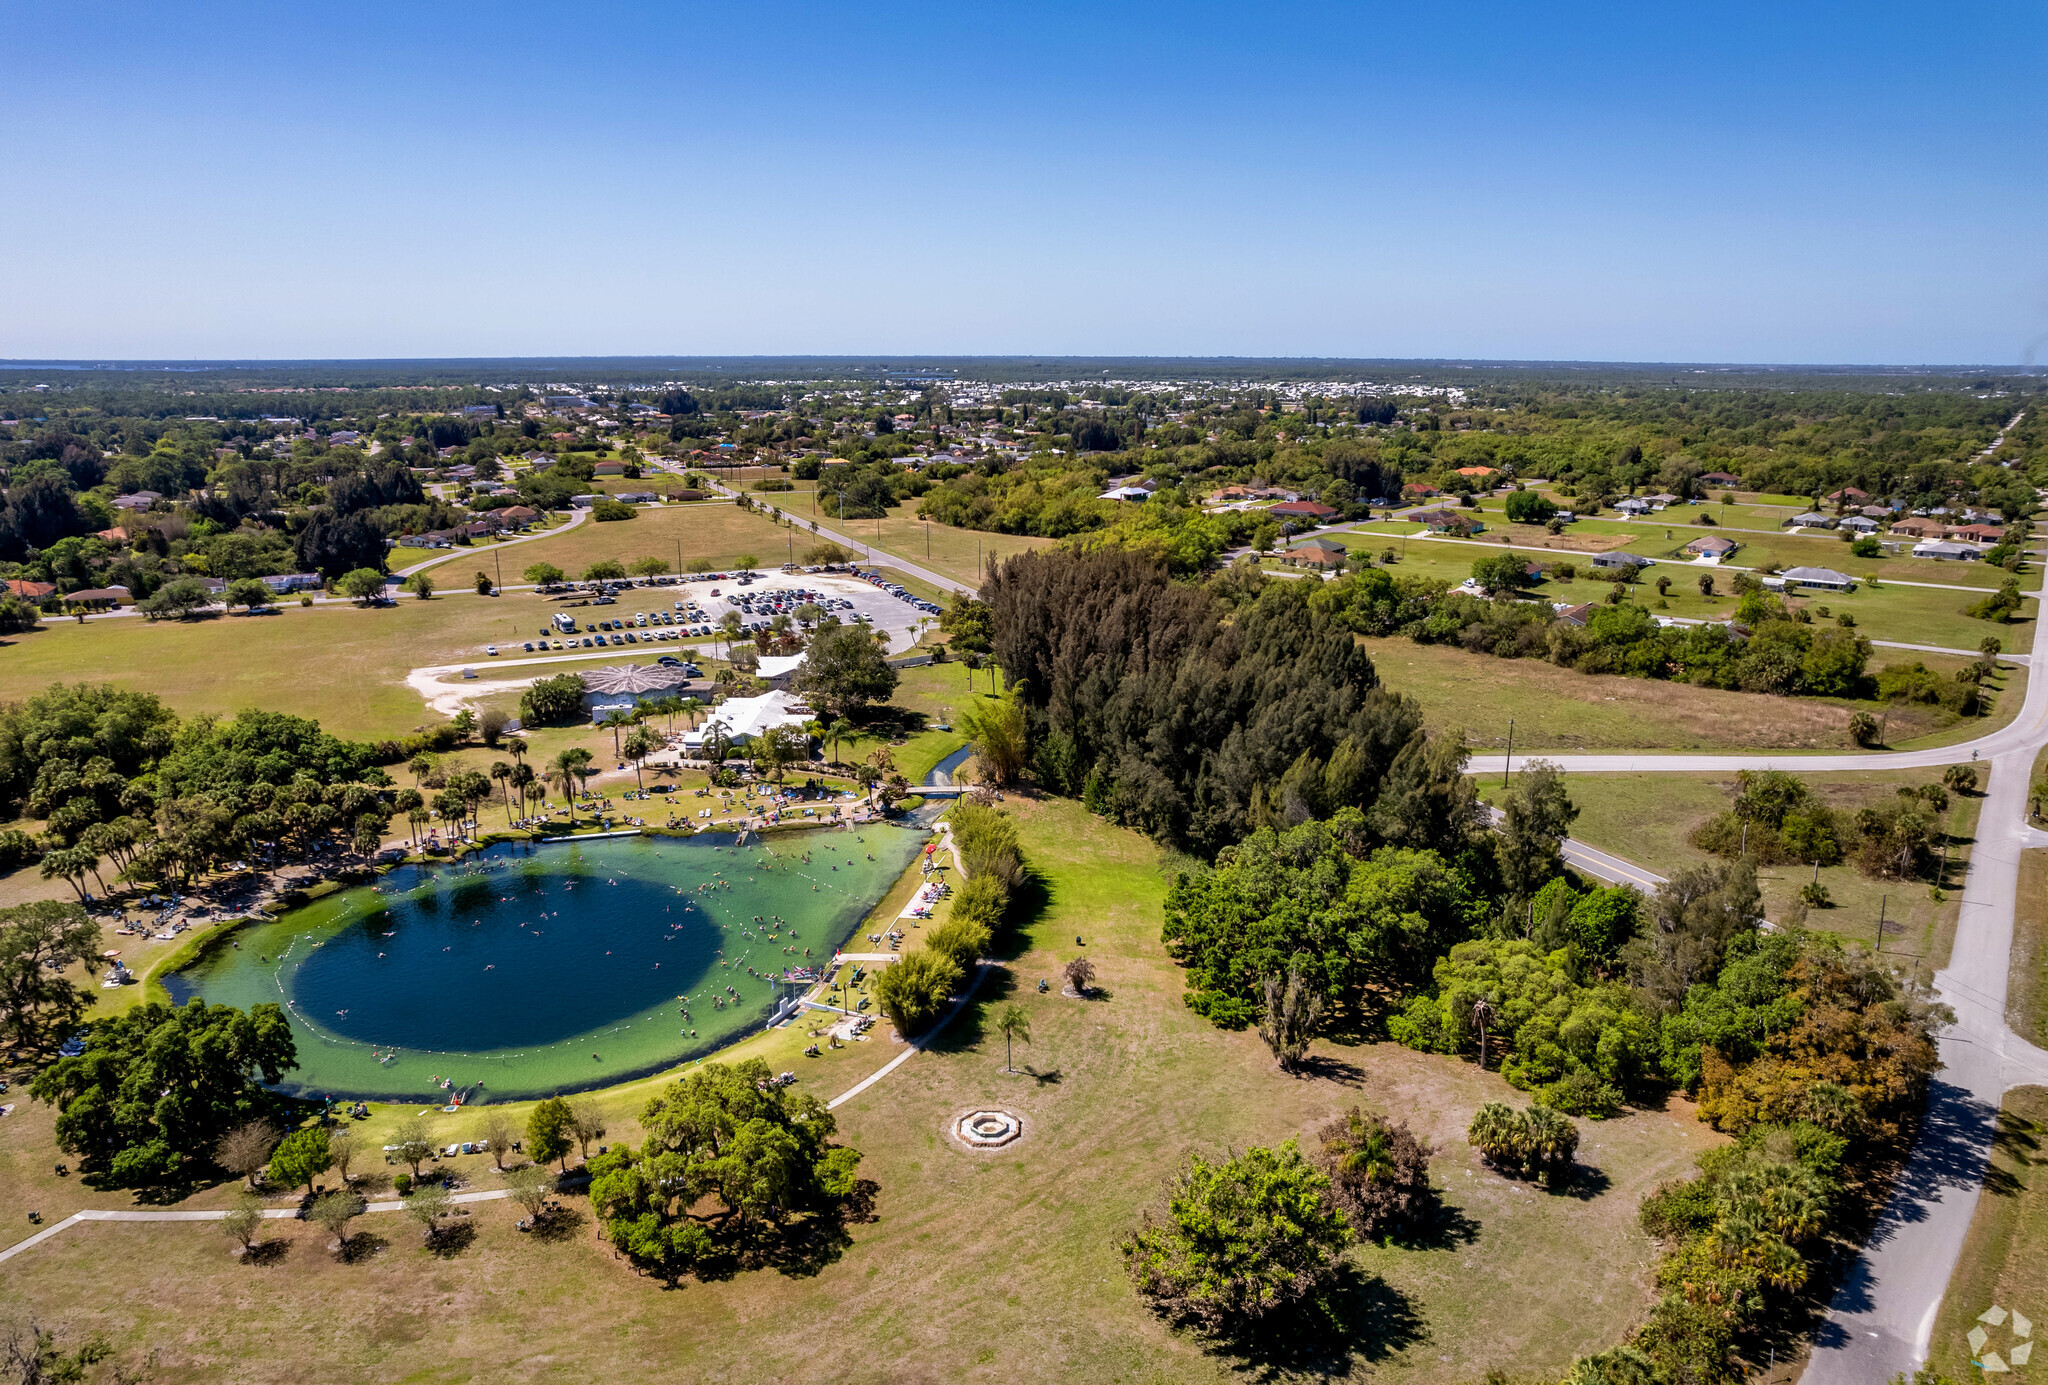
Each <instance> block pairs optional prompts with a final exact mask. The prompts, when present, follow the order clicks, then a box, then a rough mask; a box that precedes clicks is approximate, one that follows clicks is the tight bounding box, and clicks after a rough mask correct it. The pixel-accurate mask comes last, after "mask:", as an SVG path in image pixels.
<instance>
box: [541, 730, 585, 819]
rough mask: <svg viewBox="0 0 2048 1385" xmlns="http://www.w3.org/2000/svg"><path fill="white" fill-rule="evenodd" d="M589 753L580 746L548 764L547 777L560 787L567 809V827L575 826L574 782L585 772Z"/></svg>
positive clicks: (572, 748) (565, 752)
mask: <svg viewBox="0 0 2048 1385" xmlns="http://www.w3.org/2000/svg"><path fill="white" fill-rule="evenodd" d="M589 764H590V752H589V751H587V750H585V749H583V748H582V747H581V746H574V747H571V748H570V749H568V750H565V751H563V752H562V753H561V754H559V755H557V756H555V758H554V759H553V760H550V761H549V762H548V769H547V777H548V778H549V779H551V780H553V781H554V782H555V783H557V784H560V785H561V786H562V801H563V802H564V803H565V804H567V805H568V808H569V825H570V826H572V827H573V826H575V825H576V796H575V794H576V780H577V777H578V775H579V774H580V773H585V772H587V767H588V766H589Z"/></svg>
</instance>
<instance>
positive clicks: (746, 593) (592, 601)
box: [483, 571, 936, 663]
mask: <svg viewBox="0 0 2048 1385" xmlns="http://www.w3.org/2000/svg"><path fill="white" fill-rule="evenodd" d="M750 576H751V580H748V581H742V580H741V576H740V574H737V573H732V572H723V573H712V574H709V575H708V576H704V577H691V578H687V579H685V578H667V579H661V578H656V579H652V581H650V580H649V579H646V578H640V579H636V580H635V581H633V582H630V583H629V582H624V581H621V582H615V583H610V584H607V586H605V587H593V586H591V585H588V584H580V585H578V586H576V587H570V588H558V589H556V590H554V591H551V592H544V593H539V594H537V599H535V600H534V601H533V604H532V607H531V609H532V610H533V613H534V618H533V622H532V623H533V636H532V638H531V639H530V640H522V641H521V642H520V643H519V644H516V645H509V646H508V645H503V644H498V645H487V646H484V648H483V652H484V654H485V655H486V657H491V658H495V659H497V660H499V661H502V662H507V663H509V662H514V661H517V660H520V659H521V658H522V657H530V656H534V655H539V654H543V653H547V654H557V653H559V654H564V655H566V654H568V653H569V651H570V650H571V649H574V650H575V651H577V653H579V654H582V653H584V652H585V651H588V655H589V656H590V657H598V656H599V654H600V652H602V654H603V655H606V656H611V657H621V656H623V657H626V658H632V657H635V656H637V655H639V654H640V653H642V652H645V653H647V654H650V655H659V654H660V653H663V652H669V651H670V650H675V649H678V648H680V647H682V646H694V647H697V648H700V649H702V650H703V651H704V652H705V653H709V652H710V651H711V649H712V647H713V646H714V645H716V644H718V643H720V642H721V641H722V638H723V637H722V636H721V635H720V633H719V629H718V627H719V622H720V621H721V620H722V619H723V618H724V617H725V615H726V614H727V613H728V612H732V613H736V614H737V615H738V616H739V617H740V620H741V622H742V628H743V629H745V630H749V631H751V630H753V629H755V628H756V627H764V628H765V627H766V626H767V625H768V624H769V623H770V622H771V621H772V620H773V619H774V618H775V617H776V616H777V615H789V616H791V617H792V618H793V617H794V615H795V612H796V610H797V609H798V608H799V607H800V606H802V605H803V604H805V603H806V601H809V602H810V603H812V604H816V605H818V606H821V607H823V608H824V609H825V610H826V612H827V613H828V614H829V615H831V616H833V617H834V618H836V619H838V620H841V621H846V622H851V621H856V620H859V621H862V622H863V623H865V624H868V625H871V626H874V627H876V628H879V629H882V630H886V631H887V632H888V633H889V648H890V650H891V651H901V650H903V649H905V648H907V647H908V646H909V645H910V644H912V643H914V642H915V640H916V638H917V636H918V633H919V625H918V623H919V621H920V620H924V619H931V618H935V614H936V613H935V611H934V610H932V609H928V608H927V607H926V606H925V605H924V604H922V603H920V602H919V601H918V600H917V599H916V598H915V597H911V596H909V595H908V594H907V593H906V594H905V595H903V596H898V595H896V594H894V593H892V592H891V591H889V590H887V589H885V588H883V587H881V586H877V585H875V584H873V583H871V582H869V581H867V580H866V579H864V578H861V577H856V576H853V575H852V574H851V573H849V572H843V571H842V572H824V571H815V572H803V571H797V572H790V573H785V572H767V573H761V572H756V573H753V574H751V575H750ZM572 625H573V628H568V627H570V626H572ZM528 646H530V647H528ZM646 646H651V648H644V647H646ZM665 647H666V648H665ZM493 651H495V653H493Z"/></svg>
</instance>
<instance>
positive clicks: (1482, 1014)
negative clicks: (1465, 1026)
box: [1472, 996, 1500, 1072]
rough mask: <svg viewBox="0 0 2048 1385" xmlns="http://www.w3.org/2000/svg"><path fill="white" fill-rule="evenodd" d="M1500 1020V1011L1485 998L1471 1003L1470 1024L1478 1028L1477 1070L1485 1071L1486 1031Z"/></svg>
mask: <svg viewBox="0 0 2048 1385" xmlns="http://www.w3.org/2000/svg"><path fill="white" fill-rule="evenodd" d="M1499 1018H1500V1010H1499V1009H1498V1008H1497V1007H1496V1006H1495V1005H1494V1003H1493V1002H1492V1001H1491V1000H1488V999H1487V998H1486V997H1485V996H1481V997H1480V998H1479V999H1477V1000H1475V1001H1473V1002H1472V1023H1474V1024H1476V1025H1478V1026H1479V1070H1480V1071H1481V1072H1485V1071H1486V1029H1487V1026H1488V1025H1490V1024H1492V1023H1493V1022H1494V1021H1495V1020H1497V1019H1499Z"/></svg>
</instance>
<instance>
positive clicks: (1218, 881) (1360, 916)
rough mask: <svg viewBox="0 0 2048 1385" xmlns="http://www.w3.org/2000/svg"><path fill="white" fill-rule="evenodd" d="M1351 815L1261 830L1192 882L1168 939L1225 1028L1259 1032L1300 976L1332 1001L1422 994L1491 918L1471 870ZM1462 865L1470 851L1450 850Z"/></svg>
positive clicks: (1193, 1000)
mask: <svg viewBox="0 0 2048 1385" xmlns="http://www.w3.org/2000/svg"><path fill="white" fill-rule="evenodd" d="M1384 840H1385V838H1384V837H1383V836H1381V835H1380V834H1377V833H1374V832H1373V831H1372V830H1371V828H1370V827H1369V826H1368V823H1367V819H1366V816H1365V815H1364V814H1362V813H1360V812H1359V811H1358V810H1357V809H1356V808H1346V809H1344V810H1342V811H1341V812H1340V813H1338V814H1337V815H1336V817H1335V818H1333V819H1332V820H1330V821H1327V822H1325V821H1311V822H1306V823H1303V824H1302V825H1301V826H1299V827H1294V828H1289V829H1286V830H1284V831H1283V830H1279V829H1276V828H1273V827H1264V828H1260V829H1259V830H1258V831H1256V832H1254V833H1253V834H1252V835H1251V836H1250V837H1248V838H1247V839H1245V840H1244V841H1242V842H1239V843H1237V844H1236V845H1234V846H1229V847H1226V848H1224V850H1223V852H1222V853H1221V855H1220V856H1219V857H1218V858H1217V861H1216V865H1215V866H1214V868H1213V869H1209V870H1199V871H1182V872H1181V873H1180V874H1178V875H1177V876H1176V878H1175V879H1174V882H1173V885H1172V887H1171V889H1170V890H1169V891H1168V893H1167V900H1166V923H1165V927H1164V929H1163V937H1164V939H1165V942H1166V950H1167V953H1168V955H1170V956H1172V957H1173V958H1174V959H1175V960H1176V961H1178V962H1180V963H1181V965H1183V966H1184V967H1186V968H1187V986H1188V997H1187V998H1188V1004H1189V1005H1190V1006H1191V1007H1192V1008H1193V1009H1195V1010H1196V1011H1197V1012H1198V1013H1200V1014H1202V1015H1205V1016H1207V1017H1208V1018H1209V1019H1211V1020H1213V1021H1215V1022H1216V1023H1217V1024H1220V1025H1223V1026H1225V1027H1227V1028H1242V1027H1244V1026H1245V1025H1248V1024H1251V1023H1252V1022H1254V1021H1255V1020H1256V1019H1257V1017H1258V1013H1259V1010H1260V1007H1261V1006H1262V1004H1263V1003H1264V984H1265V980H1266V978H1267V977H1269V976H1273V975H1277V974H1281V973H1284V972H1286V971H1287V970H1288V969H1289V968H1290V967H1294V968H1296V969H1298V970H1300V971H1302V972H1303V973H1304V974H1306V975H1307V976H1309V977H1310V978H1312V980H1313V982H1314V984H1315V985H1316V987H1317V988H1318V989H1319V990H1320V991H1321V992H1322V993H1323V994H1324V995H1325V996H1326V997H1327V998H1328V999H1329V1000H1330V1001H1341V1000H1344V999H1347V998H1349V997H1350V996H1352V995H1353V994H1354V993H1355V992H1356V990H1357V989H1358V988H1359V987H1361V986H1363V985H1366V984H1369V983H1372V982H1383V983H1388V984H1394V985H1401V984H1404V983H1406V984H1413V983H1414V982H1415V981H1417V980H1418V979H1420V978H1422V977H1425V976H1426V975H1427V974H1428V968H1429V965H1430V963H1431V961H1432V960H1433V959H1434V958H1436V957H1438V956H1439V955H1441V954H1442V953H1443V952H1444V951H1445V950H1447V949H1448V948H1449V947H1450V946H1451V945H1452V944H1453V943H1456V942H1458V941H1459V940H1461V939H1463V938H1465V937H1468V936H1470V934H1471V933H1472V931H1473V930H1474V929H1475V928H1476V927H1478V926H1479V925H1480V924H1481V923H1482V922H1483V921H1484V919H1485V917H1486V915H1487V914H1488V912H1489V910H1488V909H1487V907H1486V904H1485V901H1484V899H1483V897H1482V896H1480V893H1479V890H1478V888H1477V886H1476V885H1475V884H1474V882H1473V880H1472V878H1471V874H1470V870H1469V867H1468V866H1467V865H1465V864H1453V863H1452V862H1451V861H1447V860H1446V858H1445V857H1444V855H1443V854H1441V853H1440V852H1438V851H1436V850H1433V849H1430V848H1428V847H1423V848H1413V847H1398V846H1375V845H1374V843H1375V842H1378V841H1384ZM1443 845H1444V846H1446V847H1449V848H1451V849H1452V850H1453V852H1454V853H1456V859H1458V860H1462V857H1463V847H1464V845H1465V844H1464V842H1463V840H1462V839H1461V838H1457V837H1454V838H1453V839H1452V840H1450V841H1446V842H1444V843H1443Z"/></svg>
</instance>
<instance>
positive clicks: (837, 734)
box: [825, 717, 859, 760]
mask: <svg viewBox="0 0 2048 1385" xmlns="http://www.w3.org/2000/svg"><path fill="white" fill-rule="evenodd" d="M825 734H826V735H828V736H830V737H831V738H832V758H833V759H834V760H837V759H838V758H839V743H840V742H841V741H849V740H852V739H853V738H854V737H855V736H856V735H858V734H859V728H857V727H856V726H855V725H854V724H853V723H852V722H850V721H848V720H847V719H846V718H845V717H840V718H838V719H837V720H836V721H834V722H833V723H832V724H831V725H830V726H828V727H826V728H825Z"/></svg>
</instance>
